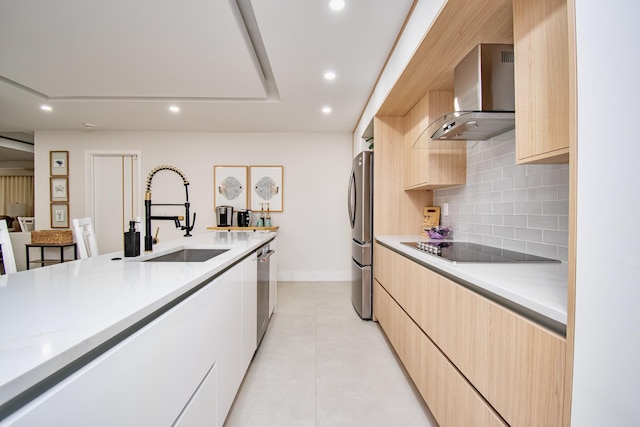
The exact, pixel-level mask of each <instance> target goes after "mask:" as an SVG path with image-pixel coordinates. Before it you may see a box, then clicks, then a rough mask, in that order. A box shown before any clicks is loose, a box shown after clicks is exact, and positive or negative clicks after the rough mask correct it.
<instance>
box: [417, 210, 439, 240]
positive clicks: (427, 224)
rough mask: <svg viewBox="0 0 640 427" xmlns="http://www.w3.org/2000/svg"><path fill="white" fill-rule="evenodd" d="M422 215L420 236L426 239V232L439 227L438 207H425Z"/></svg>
mask: <svg viewBox="0 0 640 427" xmlns="http://www.w3.org/2000/svg"><path fill="white" fill-rule="evenodd" d="M422 215H423V219H422V227H420V229H421V230H422V232H421V234H422V236H423V237H427V236H428V234H427V231H426V230H428V229H430V228H431V227H437V226H438V225H440V206H425V208H424V209H423V210H422Z"/></svg>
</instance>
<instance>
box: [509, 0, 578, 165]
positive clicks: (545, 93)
mask: <svg viewBox="0 0 640 427" xmlns="http://www.w3.org/2000/svg"><path fill="white" fill-rule="evenodd" d="M513 39H514V50H515V95H516V155H517V161H518V163H568V162H569V124H570V122H569V99H570V98H569V38H568V21H567V3H566V0H536V1H531V0H513Z"/></svg>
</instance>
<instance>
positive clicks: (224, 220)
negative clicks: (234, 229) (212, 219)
mask: <svg viewBox="0 0 640 427" xmlns="http://www.w3.org/2000/svg"><path fill="white" fill-rule="evenodd" d="M216 219H217V221H218V227H231V226H232V225H233V206H218V207H217V208H216Z"/></svg>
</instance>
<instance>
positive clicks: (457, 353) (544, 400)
mask: <svg viewBox="0 0 640 427" xmlns="http://www.w3.org/2000/svg"><path fill="white" fill-rule="evenodd" d="M377 252H378V253H379V254H380V255H379V256H381V257H382V258H383V260H382V261H381V262H382V264H383V265H384V266H385V268H383V270H385V274H384V275H383V276H382V277H385V278H386V277H394V278H395V277H397V278H398V280H395V279H394V280H390V279H385V280H388V282H387V283H383V285H384V287H385V288H386V289H387V291H388V292H389V293H390V294H391V295H392V296H393V298H394V299H395V300H396V301H398V304H400V306H402V308H403V309H404V310H405V311H406V312H407V313H408V314H409V315H410V316H411V317H412V318H413V320H414V321H415V322H416V323H417V324H418V325H419V327H420V328H421V329H422V330H423V331H424V332H426V334H427V335H428V336H429V337H430V338H431V339H432V340H433V342H434V343H435V344H436V345H437V346H438V347H439V348H440V349H441V350H442V352H443V353H445V354H446V355H447V357H448V358H449V360H451V362H452V363H453V364H454V365H455V366H456V367H457V368H458V369H459V370H460V372H462V373H463V375H464V376H465V377H466V378H467V379H468V380H469V381H470V382H471V383H472V384H473V385H474V387H475V388H476V389H477V390H478V391H479V392H480V393H481V394H482V395H483V396H484V397H485V398H486V399H487V400H488V401H489V402H490V403H491V405H492V406H493V407H494V408H495V409H496V410H497V411H498V412H499V413H500V415H501V416H502V417H503V418H504V419H505V420H506V421H507V422H508V423H510V424H512V425H545V426H550V425H559V424H560V423H561V421H562V402H563V381H564V359H565V348H566V341H565V339H564V338H562V337H559V336H557V335H555V334H554V333H551V332H549V331H547V330H546V329H544V328H542V327H540V326H538V325H536V324H534V323H532V322H530V321H529V320H527V319H525V318H524V317H522V316H520V315H518V314H517V313H514V312H512V311H510V310H508V309H506V308H504V307H502V306H500V305H498V304H496V303H494V302H492V301H490V300H488V299H487V298H485V297H483V296H480V295H478V294H476V293H474V292H472V291H470V290H469V289H467V288H465V287H463V286H461V285H459V284H457V283H455V282H453V281H451V280H449V279H447V278H445V277H443V276H441V275H439V274H437V273H435V272H433V271H431V270H429V269H427V268H426V267H423V266H421V265H419V264H417V263H415V262H413V261H411V260H409V259H408V258H405V257H403V256H401V255H399V254H397V253H395V252H393V251H391V250H389V249H386V248H384V247H381V248H379V249H378V251H377Z"/></svg>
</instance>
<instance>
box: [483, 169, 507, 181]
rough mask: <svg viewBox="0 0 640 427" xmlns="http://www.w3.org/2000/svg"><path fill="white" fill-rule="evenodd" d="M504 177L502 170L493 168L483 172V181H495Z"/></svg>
mask: <svg viewBox="0 0 640 427" xmlns="http://www.w3.org/2000/svg"><path fill="white" fill-rule="evenodd" d="M500 178H502V170H500V169H491V170H486V171H484V172H482V182H493V181H496V180H498V179H500Z"/></svg>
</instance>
